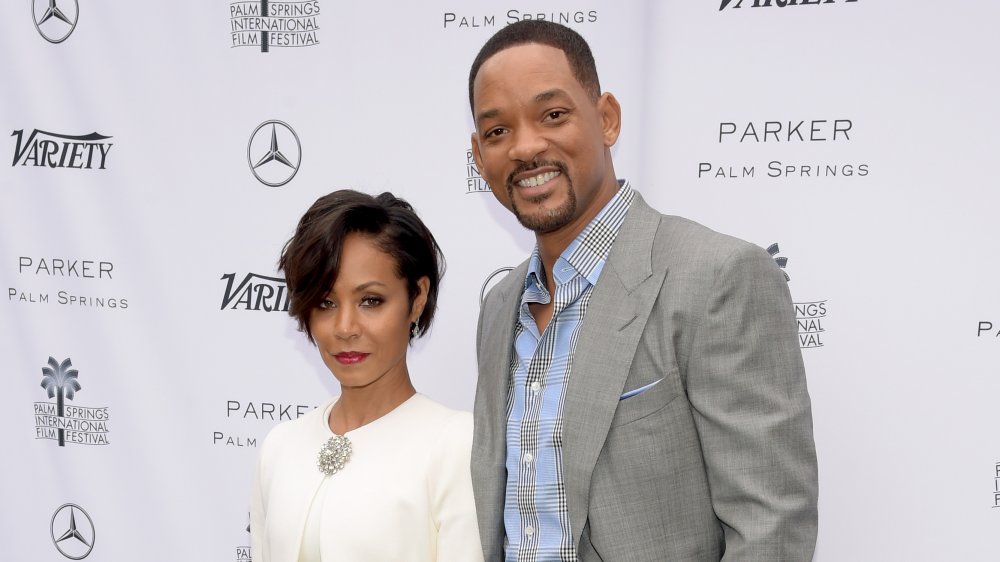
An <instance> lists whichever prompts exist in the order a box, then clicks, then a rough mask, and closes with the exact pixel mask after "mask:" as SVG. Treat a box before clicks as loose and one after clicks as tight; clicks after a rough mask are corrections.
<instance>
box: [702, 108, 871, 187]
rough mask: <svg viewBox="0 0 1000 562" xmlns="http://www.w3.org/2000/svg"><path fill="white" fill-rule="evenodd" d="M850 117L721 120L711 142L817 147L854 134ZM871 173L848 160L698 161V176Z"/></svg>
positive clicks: (843, 140)
mask: <svg viewBox="0 0 1000 562" xmlns="http://www.w3.org/2000/svg"><path fill="white" fill-rule="evenodd" d="M853 129H854V121H852V120H851V119H812V120H807V119H797V120H796V119H789V120H785V121H747V122H736V121H723V122H720V123H719V127H718V130H717V132H714V133H713V136H714V138H715V143H716V144H719V145H726V146H727V147H732V148H731V149H729V152H730V153H732V151H733V150H735V149H736V148H738V147H743V146H751V145H761V146H765V147H773V148H775V149H776V150H777V149H779V148H780V147H782V146H789V145H792V144H805V145H808V146H810V147H815V148H816V149H817V150H819V149H821V148H822V147H825V146H827V145H829V144H831V143H837V144H845V143H849V142H851V136H852V135H853V134H854V132H853ZM870 173H871V166H870V165H869V164H868V163H863V162H862V163H859V162H850V161H844V160H841V161H831V160H826V161H824V160H823V159H816V160H814V161H791V162H789V161H788V160H786V159H773V160H770V161H768V162H767V163H766V164H765V163H763V162H762V161H761V162H731V161H730V162H726V161H722V162H720V161H719V160H718V159H711V160H706V161H701V162H699V163H698V179H717V180H718V179H722V180H733V179H737V180H739V179H744V180H745V179H753V178H762V179H763V178H794V179H805V178H840V177H842V178H863V177H866V176H868V175H869V174H870Z"/></svg>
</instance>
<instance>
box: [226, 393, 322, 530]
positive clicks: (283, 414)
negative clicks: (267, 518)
mask: <svg viewBox="0 0 1000 562" xmlns="http://www.w3.org/2000/svg"><path fill="white" fill-rule="evenodd" d="M315 409H316V406H306V405H304V404H279V403H274V402H246V403H243V402H240V401H239V400H227V401H226V419H229V420H232V419H234V418H236V419H241V420H247V419H250V420H256V421H263V422H280V421H289V420H294V419H298V418H300V417H302V416H304V415H306V414H307V413H309V412H310V411H312V410H315ZM243 433H247V432H246V431H244V432H243ZM212 444H213V445H219V446H223V447H241V448H242V447H256V446H257V437H256V436H255V435H245V434H244V435H241V434H239V433H235V432H229V433H227V432H224V431H213V432H212ZM249 529H250V528H249V527H247V530H248V531H249Z"/></svg>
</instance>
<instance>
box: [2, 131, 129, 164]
mask: <svg viewBox="0 0 1000 562" xmlns="http://www.w3.org/2000/svg"><path fill="white" fill-rule="evenodd" d="M10 136H12V137H15V138H16V141H15V144H14V163H13V164H11V166H17V165H18V164H20V165H21V166H35V167H47V168H76V169H78V170H93V169H94V168H97V169H98V170H103V169H105V167H106V165H107V162H108V153H109V152H110V151H111V147H112V146H114V143H110V142H102V141H105V140H108V139H110V138H111V137H109V136H107V135H102V134H100V133H97V132H94V133H90V134H89V135H63V134H60V133H50V132H48V131H42V130H40V129H35V130H33V131H31V134H29V135H28V138H27V139H25V138H24V129H17V130H16V131H14V132H13V133H11V135H10Z"/></svg>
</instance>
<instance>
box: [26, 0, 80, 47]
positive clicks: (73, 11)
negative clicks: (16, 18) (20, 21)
mask: <svg viewBox="0 0 1000 562" xmlns="http://www.w3.org/2000/svg"><path fill="white" fill-rule="evenodd" d="M31 15H32V17H33V18H34V20H35V29H36V30H38V34H39V35H41V36H42V38H43V39H45V40H46V41H48V42H49V43H62V42H63V41H65V40H66V39H69V36H70V35H72V34H73V30H75V29H76V22H77V20H78V19H79V18H80V4H79V2H77V0H32V1H31Z"/></svg>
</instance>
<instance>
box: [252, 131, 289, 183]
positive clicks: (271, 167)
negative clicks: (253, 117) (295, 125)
mask: <svg viewBox="0 0 1000 562" xmlns="http://www.w3.org/2000/svg"><path fill="white" fill-rule="evenodd" d="M247 163H248V164H249V165H250V171H251V172H253V175H254V177H255V178H257V180H258V181H259V182H260V183H262V184H264V185H269V186H271V187H278V186H281V185H285V184H286V183H288V182H290V181H292V178H294V177H295V173H296V172H298V171H299V164H301V163H302V143H300V142H299V136H298V135H297V134H295V131H294V130H292V128H291V127H290V126H288V124H287V123H285V122H283V121H277V120H274V119H272V120H270V121H264V122H263V123H261V124H260V125H258V126H257V128H256V129H254V130H253V134H252V135H250V142H249V143H248V144H247Z"/></svg>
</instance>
